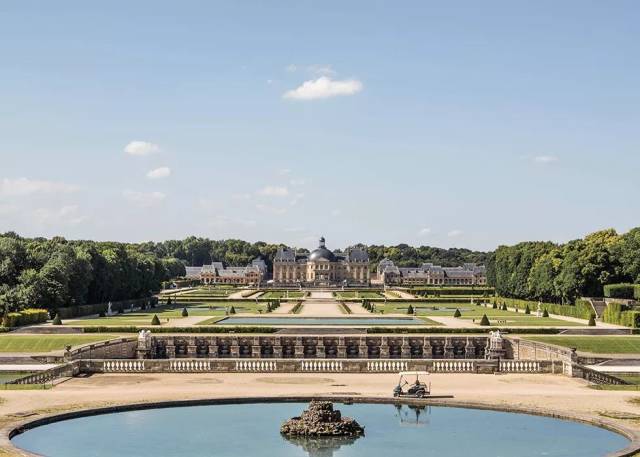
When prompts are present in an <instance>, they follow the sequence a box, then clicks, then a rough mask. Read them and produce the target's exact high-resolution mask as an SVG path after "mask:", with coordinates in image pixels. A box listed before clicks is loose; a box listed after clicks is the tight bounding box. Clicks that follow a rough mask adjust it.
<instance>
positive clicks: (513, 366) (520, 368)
mask: <svg viewBox="0 0 640 457" xmlns="http://www.w3.org/2000/svg"><path fill="white" fill-rule="evenodd" d="M500 371H503V372H505V373H540V372H541V371H542V370H541V364H540V362H537V361H533V360H500Z"/></svg>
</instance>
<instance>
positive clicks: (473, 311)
mask: <svg viewBox="0 0 640 457" xmlns="http://www.w3.org/2000/svg"><path fill="white" fill-rule="evenodd" d="M374 305H375V307H376V310H377V311H383V310H384V313H385V314H407V308H408V307H409V305H411V306H412V307H413V308H414V309H415V310H416V313H417V315H418V316H419V317H424V316H427V317H428V316H434V317H438V316H442V317H453V314H454V313H455V311H456V309H459V310H460V313H461V314H462V316H461V317H460V319H466V320H475V321H476V323H477V322H479V321H480V319H482V316H483V315H484V314H486V315H487V317H488V318H489V321H490V323H491V325H500V326H517V327H529V326H540V327H571V326H576V325H580V324H578V323H576V322H571V321H565V320H561V319H553V318H549V317H536V315H535V314H525V313H524V311H523V312H519V313H515V312H513V311H502V310H500V309H493V308H492V307H486V308H485V307H484V306H478V305H473V306H472V305H470V304H469V303H447V304H441V305H431V304H427V303H420V302H417V303H416V302H409V301H393V302H391V301H388V302H386V303H375V304H374ZM434 308H435V309H434Z"/></svg>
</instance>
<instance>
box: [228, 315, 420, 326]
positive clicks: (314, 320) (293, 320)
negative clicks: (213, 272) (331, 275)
mask: <svg viewBox="0 0 640 457" xmlns="http://www.w3.org/2000/svg"><path fill="white" fill-rule="evenodd" d="M216 325H350V326H351V325H425V323H424V321H421V320H420V319H414V318H412V317H407V318H401V317H227V318H225V319H222V320H220V321H218V322H216Z"/></svg>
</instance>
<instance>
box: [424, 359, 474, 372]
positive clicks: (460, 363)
mask: <svg viewBox="0 0 640 457" xmlns="http://www.w3.org/2000/svg"><path fill="white" fill-rule="evenodd" d="M431 370H432V371H433V372H434V373H475V371H476V365H475V363H474V362H473V361H472V360H434V361H433V362H432V368H431Z"/></svg>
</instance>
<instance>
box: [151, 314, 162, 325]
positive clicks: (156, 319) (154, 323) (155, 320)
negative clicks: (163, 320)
mask: <svg viewBox="0 0 640 457" xmlns="http://www.w3.org/2000/svg"><path fill="white" fill-rule="evenodd" d="M151 325H160V319H158V315H157V314H154V315H153V319H151Z"/></svg>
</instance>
